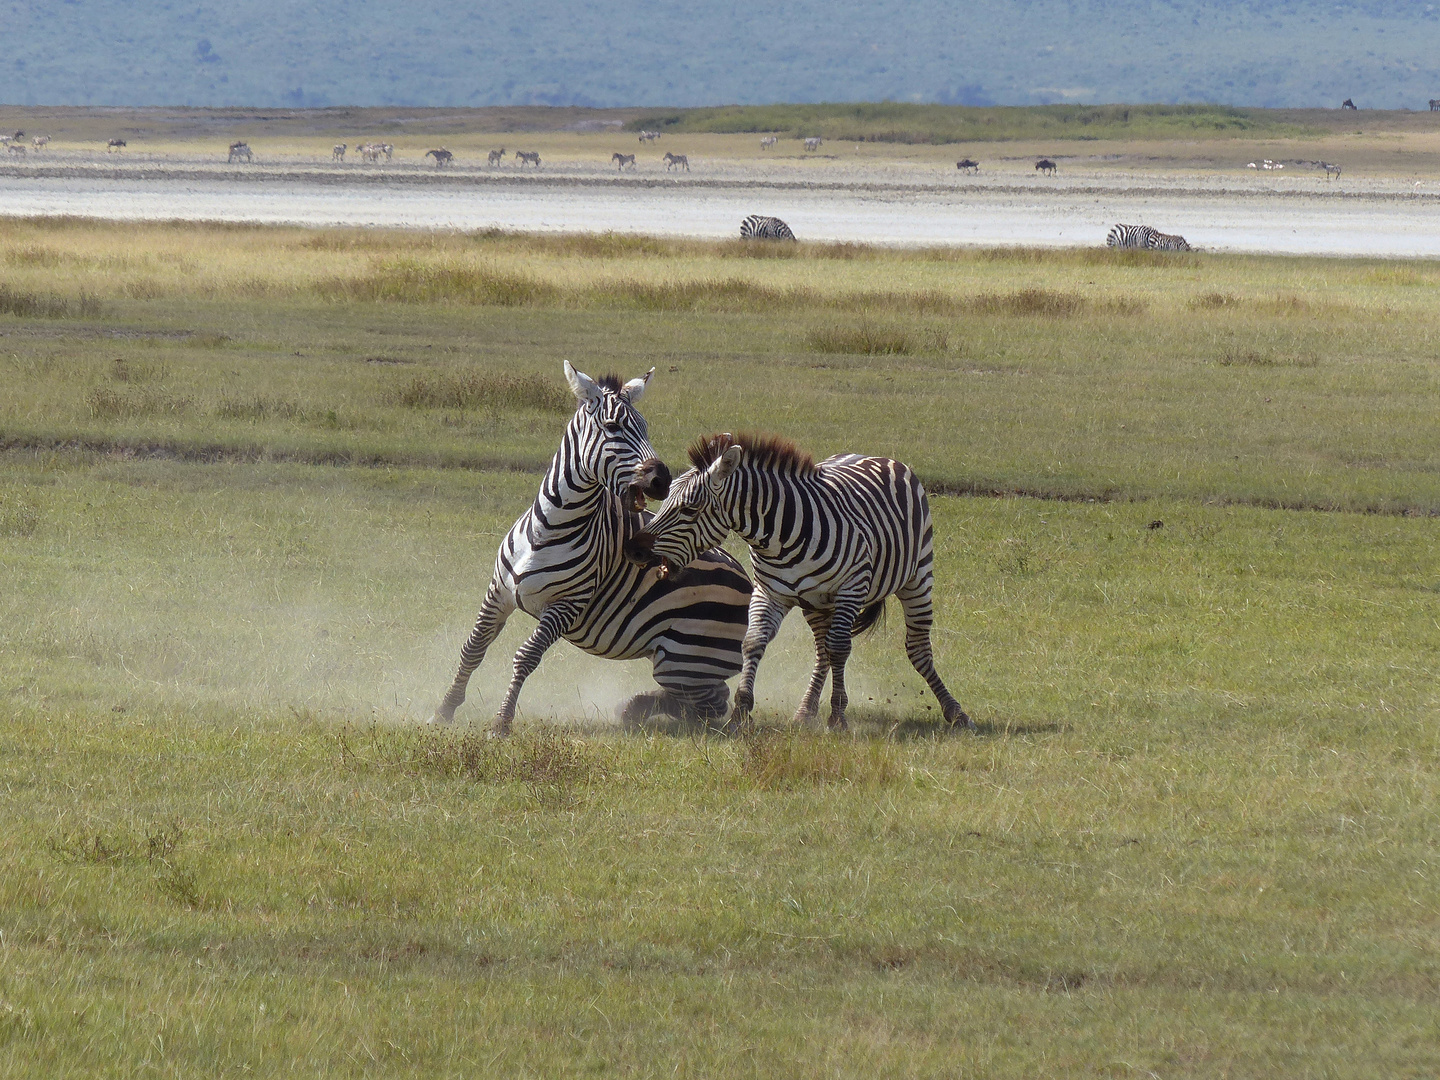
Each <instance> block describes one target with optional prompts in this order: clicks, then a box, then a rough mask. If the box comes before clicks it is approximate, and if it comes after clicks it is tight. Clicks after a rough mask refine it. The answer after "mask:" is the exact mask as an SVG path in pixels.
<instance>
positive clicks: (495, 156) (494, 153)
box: [489, 146, 505, 169]
mask: <svg viewBox="0 0 1440 1080" xmlns="http://www.w3.org/2000/svg"><path fill="white" fill-rule="evenodd" d="M504 160H505V148H504V147H503V146H502V147H501V148H500V149H499V150H491V151H490V157H489V162H490V167H491V168H492V169H493V168H494V167H495V166H496V165H499V164H500V163H501V162H502V161H504Z"/></svg>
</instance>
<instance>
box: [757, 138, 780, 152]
mask: <svg viewBox="0 0 1440 1080" xmlns="http://www.w3.org/2000/svg"><path fill="white" fill-rule="evenodd" d="M779 141H780V137H779V136H778V135H766V136H765V138H763V139H761V140H760V149H761V150H773V149H774V148H775V145H776V144H777V143H779Z"/></svg>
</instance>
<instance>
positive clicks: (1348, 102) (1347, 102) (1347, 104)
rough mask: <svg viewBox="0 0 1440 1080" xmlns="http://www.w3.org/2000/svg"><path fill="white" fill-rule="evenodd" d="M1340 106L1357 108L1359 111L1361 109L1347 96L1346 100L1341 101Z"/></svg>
mask: <svg viewBox="0 0 1440 1080" xmlns="http://www.w3.org/2000/svg"><path fill="white" fill-rule="evenodd" d="M1340 108H1342V109H1352V110H1355V111H1357V112H1358V111H1359V110H1358V109H1356V108H1355V102H1353V101H1351V100H1350V99H1349V98H1348V97H1347V98H1346V99H1345V100H1344V101H1342V102H1341V103H1340Z"/></svg>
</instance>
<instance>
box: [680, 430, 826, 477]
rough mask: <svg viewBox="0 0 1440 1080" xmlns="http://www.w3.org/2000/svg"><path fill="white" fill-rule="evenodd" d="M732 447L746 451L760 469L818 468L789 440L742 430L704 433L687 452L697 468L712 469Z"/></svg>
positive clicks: (804, 469) (808, 470) (796, 470)
mask: <svg viewBox="0 0 1440 1080" xmlns="http://www.w3.org/2000/svg"><path fill="white" fill-rule="evenodd" d="M732 446H738V447H740V448H741V449H743V450H744V451H745V460H746V461H747V462H748V463H749V464H751V465H758V466H759V467H761V468H772V467H773V468H779V469H793V470H794V471H795V472H800V473H809V472H814V471H815V459H814V458H812V457H811V456H810V455H809V454H807V453H805V451H803V450H801V449H800V448H799V447H798V446H796V445H795V444H794V443H793V442H791V441H790V440H789V439H787V438H784V437H783V436H780V435H755V434H752V433H750V432H745V431H742V432H741V433H740V434H739V435H730V434H721V435H701V436H700V437H699V438H698V439H696V440H695V441H694V442H693V443H691V444H690V448H689V449H688V450H687V451H686V453H688V454H689V455H690V464H691V465H694V466H695V468H697V469H705V468H709V467H710V466H711V465H713V464H714V463H715V461H716V460H717V459H718V458H719V457H720V455H721V454H723V453H725V451H726V450H728V449H730V447H732Z"/></svg>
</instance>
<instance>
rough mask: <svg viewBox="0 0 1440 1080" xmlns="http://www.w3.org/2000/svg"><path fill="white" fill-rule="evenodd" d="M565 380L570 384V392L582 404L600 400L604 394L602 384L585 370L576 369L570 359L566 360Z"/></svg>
mask: <svg viewBox="0 0 1440 1080" xmlns="http://www.w3.org/2000/svg"><path fill="white" fill-rule="evenodd" d="M565 381H566V382H567V383H569V384H570V392H571V393H572V394H574V395H575V400H576V401H578V402H579V403H580V404H581V405H588V404H590V403H591V402H592V401H599V400H600V398H601V397H602V396H603V394H602V393H601V390H600V384H599V383H597V382H596V381H595V380H594V379H592V378H590V376H589V375H586V374H585V373H584V372H583V371H576V370H575V368H574V365H572V364H571V363H570V361H569V360H566V361H565Z"/></svg>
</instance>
